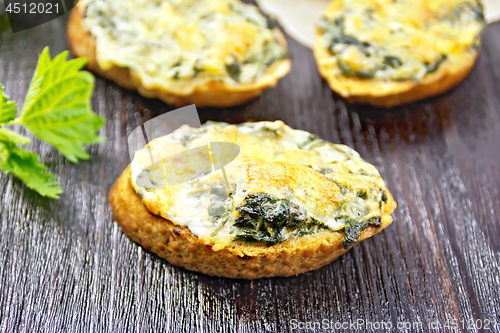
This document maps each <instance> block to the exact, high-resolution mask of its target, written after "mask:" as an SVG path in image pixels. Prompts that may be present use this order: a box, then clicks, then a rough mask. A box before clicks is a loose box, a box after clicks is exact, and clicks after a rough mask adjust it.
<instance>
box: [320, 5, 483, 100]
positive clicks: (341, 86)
mask: <svg viewBox="0 0 500 333" xmlns="http://www.w3.org/2000/svg"><path fill="white" fill-rule="evenodd" d="M338 2H339V1H338V0H333V1H332V2H331V4H330V6H329V7H328V8H327V10H326V12H325V15H331V14H333V13H334V12H335V11H337V10H339V8H338V5H337V3H338ZM313 51H314V56H315V59H316V62H317V64H318V70H319V72H320V74H321V76H322V77H323V78H324V79H325V80H326V81H327V82H328V84H329V86H330V88H331V89H332V90H333V91H334V92H335V93H337V94H339V95H340V96H342V97H343V98H344V99H345V100H346V101H347V102H349V103H361V104H371V105H374V106H378V107H385V108H390V107H394V106H398V105H402V104H407V103H412V102H416V101H419V100H422V99H425V98H429V97H434V96H437V95H440V94H443V93H445V92H447V91H449V90H451V89H453V88H454V87H456V86H457V85H458V84H459V83H460V82H462V80H463V79H465V78H466V77H467V76H468V75H469V73H470V71H471V70H472V68H473V67H474V64H475V62H476V60H477V57H478V55H479V51H480V49H478V50H477V51H476V52H475V53H474V54H472V55H471V56H470V57H468V58H464V59H462V61H461V62H460V63H459V64H457V63H455V64H451V65H450V63H449V62H444V63H443V64H442V65H441V66H439V68H438V70H436V71H435V72H434V73H429V74H427V75H425V76H424V78H423V79H422V80H421V81H412V80H406V81H383V82H381V81H377V80H374V79H362V78H356V77H345V76H342V75H337V74H336V72H335V68H334V67H333V66H332V65H329V64H326V65H322V62H321V60H322V59H327V58H329V57H331V53H330V51H329V50H328V49H327V48H326V47H325V46H324V45H323V43H322V40H321V35H320V33H319V32H318V34H317V35H316V39H315V41H314V46H313Z"/></svg>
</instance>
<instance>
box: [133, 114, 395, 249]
mask: <svg viewBox="0 0 500 333" xmlns="http://www.w3.org/2000/svg"><path fill="white" fill-rule="evenodd" d="M217 141H219V142H232V143H235V144H237V145H238V146H239V147H240V149H241V150H240V154H239V155H238V157H237V158H236V159H234V160H233V161H232V162H231V163H229V164H227V165H226V166H225V167H224V171H225V173H226V176H227V180H228V183H229V184H226V182H225V180H224V179H225V178H224V175H223V173H222V170H221V169H219V170H217V171H215V172H211V173H209V174H207V175H204V174H205V173H201V174H200V175H198V176H197V177H195V178H192V177H190V175H191V173H192V170H187V169H189V168H187V169H186V170H187V171H186V175H187V176H188V177H189V179H191V180H188V181H186V182H184V183H182V184H178V185H174V186H170V187H168V186H167V187H166V188H161V189H160V188H154V186H153V185H151V186H150V187H148V186H146V185H142V186H144V187H141V186H139V185H138V183H140V184H158V183H160V182H164V181H165V179H164V177H163V176H162V173H161V172H159V173H158V172H155V171H153V170H151V168H150V169H147V168H148V167H149V166H150V165H151V157H150V156H151V155H150V154H152V155H153V159H154V161H159V160H162V159H164V158H165V157H167V156H171V155H174V154H177V153H179V152H182V151H186V150H189V151H191V150H190V149H192V148H196V147H200V146H203V145H204V144H206V143H207V142H217ZM192 151H196V150H192ZM193 155H196V154H193ZM196 156H198V155H196ZM193 158H195V157H193ZM221 159H224V157H222V158H221ZM202 163H203V161H202V160H201V158H200V164H202ZM155 165H159V164H158V163H157V164H155ZM184 166H185V165H184V164H183V161H182V160H181V159H178V166H177V168H178V172H179V173H182V172H183V170H184ZM160 168H161V166H160ZM169 168H171V167H169ZM131 169H132V176H131V179H132V185H133V187H134V189H135V190H136V191H137V193H138V194H139V195H140V197H141V200H142V202H143V203H144V205H145V206H146V207H147V208H148V209H149V211H151V212H152V213H154V214H158V215H160V216H162V217H164V218H166V219H169V220H170V221H172V222H174V223H176V224H178V225H182V226H187V227H188V228H189V229H190V230H191V231H192V232H193V233H194V234H195V235H197V236H198V237H199V238H200V239H201V240H202V241H204V242H206V243H208V244H212V245H214V246H213V249H214V250H215V251H217V250H219V249H221V248H223V247H225V246H227V245H228V244H231V242H232V241H234V240H235V239H236V238H237V236H238V234H239V233H240V231H241V230H239V228H238V227H236V226H235V221H236V220H237V218H238V216H239V212H238V207H241V205H242V204H243V203H244V202H245V200H247V198H248V197H249V196H252V195H260V196H263V195H264V196H268V197H271V198H275V199H278V200H287V201H288V202H290V203H293V204H290V205H291V207H292V206H293V207H295V208H294V209H295V210H296V211H298V213H297V214H303V215H304V214H305V215H304V216H307V217H309V218H310V219H313V221H314V222H315V223H316V225H318V224H322V226H323V227H325V228H328V229H330V230H341V229H342V228H344V227H345V225H346V223H347V222H346V221H349V220H354V221H367V220H370V219H377V218H380V217H381V216H382V212H383V208H384V207H383V206H384V202H386V201H387V196H386V194H385V190H386V188H385V184H384V182H383V180H382V178H381V177H380V175H379V173H378V171H377V170H376V168H375V167H374V166H372V165H371V164H368V163H366V162H365V161H364V160H363V159H361V157H360V156H359V154H358V153H356V152H355V151H354V150H352V149H351V148H349V147H347V146H344V145H336V144H332V143H330V142H327V141H323V140H321V139H319V138H317V137H316V136H314V135H313V134H311V133H308V132H305V131H301V130H294V129H291V128H290V127H288V126H286V125H285V124H284V123H283V122H281V121H276V122H258V123H243V124H240V125H228V124H226V123H215V122H208V123H206V124H204V125H203V126H202V127H201V128H200V129H196V128H191V127H189V126H187V125H184V126H182V127H181V128H179V129H177V130H176V131H175V132H173V133H171V134H170V135H167V136H164V137H160V138H157V139H154V140H152V141H151V142H150V143H149V144H148V147H145V148H143V149H141V150H138V151H136V153H135V157H134V159H133V161H132V164H131ZM143 170H150V171H145V172H143ZM139 175H140V178H139V179H141V181H138V176H139ZM144 178H146V179H149V182H145V181H144ZM384 196H386V197H385V200H384ZM240 210H241V209H240ZM287 237H292V236H291V234H290V235H284V236H283V239H287Z"/></svg>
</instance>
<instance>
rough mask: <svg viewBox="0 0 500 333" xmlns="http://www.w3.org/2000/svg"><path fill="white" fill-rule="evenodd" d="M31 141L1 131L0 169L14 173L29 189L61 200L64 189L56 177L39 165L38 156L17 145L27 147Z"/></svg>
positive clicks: (9, 132)
mask: <svg viewBox="0 0 500 333" xmlns="http://www.w3.org/2000/svg"><path fill="white" fill-rule="evenodd" d="M29 142H30V139H29V138H27V137H25V136H22V135H19V134H17V133H15V132H12V131H9V130H6V129H0V169H2V170H3V172H5V173H7V174H9V173H12V174H13V175H14V176H16V177H17V178H19V179H21V180H22V181H23V182H24V183H25V184H26V185H27V186H28V187H29V188H31V189H33V190H35V191H37V192H38V193H40V194H41V195H44V196H47V197H51V198H55V199H57V198H59V194H61V193H62V189H61V187H60V186H59V182H58V181H55V180H54V178H55V176H54V175H53V174H50V173H48V172H45V170H46V169H47V168H46V167H45V166H43V165H41V164H39V163H38V156H37V155H36V154H34V153H32V152H30V151H28V150H25V149H22V148H20V147H18V146H17V145H26V144H28V143H29Z"/></svg>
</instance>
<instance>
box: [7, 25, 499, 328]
mask: <svg viewBox="0 0 500 333" xmlns="http://www.w3.org/2000/svg"><path fill="white" fill-rule="evenodd" d="M65 21H66V17H61V18H58V19H56V20H54V21H51V22H49V23H47V24H44V25H42V26H40V27H37V28H34V29H30V30H27V31H23V32H19V33H16V34H12V33H9V32H7V33H5V34H4V35H3V42H2V45H1V46H0V82H1V83H2V84H4V86H5V91H6V93H7V94H8V95H9V96H10V97H11V99H13V100H15V101H17V102H18V103H19V104H21V101H22V100H23V99H24V97H25V94H26V91H27V89H28V85H29V83H30V80H31V77H32V75H33V72H34V69H35V66H36V63H37V59H38V55H39V54H40V52H41V51H42V49H43V48H44V47H45V46H47V45H49V46H50V50H51V54H52V56H55V55H56V54H58V53H60V52H62V51H63V50H65V49H67V48H68V45H67V42H66V39H65ZM288 41H289V45H290V49H291V51H292V53H293V55H294V59H293V67H292V71H291V73H290V74H289V75H288V76H286V77H285V78H284V79H283V80H281V81H280V83H279V84H278V86H277V87H276V88H275V89H271V90H268V91H267V92H265V93H264V94H263V95H262V97H260V98H257V99H256V100H254V101H252V102H250V103H248V104H246V105H243V106H240V107H235V108H230V109H200V110H199V111H200V115H201V117H202V122H204V121H206V120H208V119H212V120H219V121H228V122H241V121H244V120H247V119H252V120H275V119H281V120H283V121H285V122H286V123H287V124H288V125H290V126H292V127H294V128H299V129H303V130H307V131H310V132H313V133H315V134H316V135H318V136H320V137H322V138H324V139H327V140H330V141H333V142H336V143H343V144H347V145H349V146H351V147H353V148H355V149H356V150H357V151H359V153H360V154H361V155H362V156H363V158H365V159H366V160H367V161H368V162H370V163H373V164H374V165H375V166H376V167H377V168H378V169H379V170H380V173H381V174H382V177H383V178H384V179H385V180H386V183H387V186H388V188H389V189H390V191H391V192H392V194H393V195H394V198H395V200H396V201H397V203H398V208H397V210H396V211H395V212H394V214H393V217H394V222H393V224H392V225H391V226H389V227H388V228H387V229H385V230H384V231H383V232H382V233H380V234H378V235H376V236H375V237H373V238H371V239H369V240H367V241H365V242H363V243H361V244H360V245H357V246H355V247H354V249H352V250H351V251H349V252H348V253H347V254H345V255H344V256H342V257H340V258H339V259H338V260H336V261H334V262H333V263H331V264H330V265H327V266H325V267H323V268H321V269H319V270H316V271H313V272H309V273H306V274H302V275H299V276H297V277H290V278H271V279H260V280H255V281H240V280H229V279H224V278H215V277H209V276H205V275H203V274H199V273H193V272H189V271H186V270H184V269H182V268H177V267H173V266H172V265H170V264H169V263H168V262H166V261H165V260H163V259H160V258H158V257H157V256H155V255H154V254H151V253H148V252H147V251H145V250H143V249H142V248H141V247H139V246H138V245H136V244H134V243H133V242H131V241H130V240H129V239H128V238H127V237H126V236H124V234H123V233H122V232H121V230H120V228H119V227H118V226H117V224H116V223H114V222H113V219H112V216H111V212H110V209H109V206H108V202H107V193H108V190H109V189H110V187H111V185H112V184H113V182H114V181H115V179H116V178H117V177H118V175H119V174H120V173H121V172H122V171H123V169H124V168H125V167H126V166H127V164H128V163H129V157H128V149H127V135H128V134H129V133H130V131H131V130H132V129H134V128H135V127H137V126H138V125H139V124H140V123H141V112H142V110H143V109H144V108H146V107H147V108H149V109H150V110H151V111H152V112H153V116H154V115H158V114H161V113H163V112H166V111H168V110H172V109H173V107H170V106H167V105H166V104H163V103H161V102H159V101H156V100H147V99H144V98H142V97H140V96H139V95H137V94H136V93H131V92H128V91H125V90H123V89H121V88H119V87H117V86H116V85H115V84H113V83H111V82H109V81H106V80H103V79H101V78H97V81H96V89H95V93H94V96H93V107H94V110H95V111H96V112H97V113H98V114H100V115H101V116H103V117H105V118H106V119H107V123H106V126H105V127H104V128H103V129H102V130H101V131H100V134H101V135H103V136H105V137H107V141H106V142H105V143H102V144H99V145H93V146H90V147H89V149H88V150H89V152H90V153H91V156H92V159H91V161H88V162H82V163H79V164H71V163H70V162H68V161H67V160H65V159H64V158H63V157H62V156H61V155H60V154H59V153H58V152H57V151H56V150H55V149H54V148H51V147H50V146H49V145H48V144H45V143H42V142H40V141H37V140H34V141H33V143H32V144H31V145H30V146H29V149H32V150H33V151H35V152H37V153H39V154H40V155H41V160H42V162H44V163H45V164H47V165H48V167H49V170H50V171H51V172H53V173H55V174H56V175H57V176H58V179H59V180H60V181H61V183H62V187H63V189H64V194H63V195H62V196H61V199H60V200H51V199H47V198H44V197H41V196H39V195H38V194H36V193H35V192H33V191H31V190H29V189H28V188H27V187H25V186H24V185H23V184H22V183H21V182H20V181H19V180H17V179H15V178H14V177H12V176H6V175H4V174H0V195H1V203H0V332H12V331H19V332H24V331H29V332H40V331H46V332H60V331H75V332H102V331H113V332H132V331H133V332H149V331H157V332H160V331H161V332H235V331H239V332H279V331H289V330H290V329H291V328H292V327H291V326H290V320H291V319H297V320H299V321H320V322H321V321H323V320H327V321H328V322H330V321H331V322H332V323H335V322H340V323H342V322H349V321H357V320H364V321H365V322H372V323H375V322H378V323H380V322H385V323H390V324H391V325H392V326H393V327H394V329H393V330H392V331H393V332H400V331H407V332H410V331H414V332H416V331H423V332H437V331H450V332H451V331H453V330H451V329H450V328H446V327H445V325H446V324H447V322H448V324H452V323H453V322H452V321H453V320H458V324H459V326H460V327H462V325H464V324H463V323H461V322H460V320H463V321H465V329H462V328H461V329H460V330H458V331H462V332H481V331H484V332H499V331H500V328H499V327H500V326H494V324H493V323H490V324H489V330H484V329H483V330H481V329H476V328H475V326H471V325H468V324H472V321H476V320H477V321H476V324H477V326H478V327H480V324H482V325H486V324H487V323H488V320H491V321H494V320H496V321H497V322H500V226H499V222H500V218H499V217H498V213H499V206H500V168H499V163H500V154H499V148H500V100H499V99H500V95H499V92H500V66H498V65H499V63H500V57H499V51H500V24H499V23H496V24H492V25H490V26H489V27H488V30H487V32H486V35H485V36H484V45H483V48H482V52H481V55H480V57H479V60H478V63H477V65H476V67H475V68H474V70H473V71H472V73H471V75H470V77H468V78H467V79H466V80H465V81H464V82H463V83H461V84H460V86H459V87H458V88H456V89H455V90H453V91H452V92H450V93H448V94H445V95H443V96H440V97H437V98H433V99H429V100H425V101H422V102H419V103H415V104H411V105H407V106H403V107H398V108H394V109H390V110H382V109H375V108H373V107H369V106H352V105H346V103H344V102H343V101H342V100H341V99H339V98H338V97H336V96H334V95H332V93H331V91H330V89H329V88H328V86H327V85H326V83H325V82H324V81H322V80H321V78H320V76H319V74H318V72H317V69H316V64H315V61H314V58H313V55H312V52H311V51H310V50H309V49H307V48H305V47H303V46H301V45H299V44H298V43H296V42H295V41H294V40H292V39H290V38H288ZM19 107H21V105H19ZM144 116H145V117H146V118H147V117H148V115H147V114H145V115H144ZM16 130H18V131H21V132H22V133H23V134H25V132H24V131H23V130H22V129H20V128H16ZM398 322H409V323H422V330H417V329H411V330H410V329H407V330H398V329H397V325H398ZM432 323H434V324H432ZM416 325H418V324H416ZM429 325H434V326H432V327H438V329H429ZM467 326H469V328H470V329H467ZM363 327H364V326H363ZM416 327H418V326H416ZM345 331H346V332H347V331H349V332H351V331H355V332H366V331H369V332H370V331H373V332H375V331H377V330H369V329H368V330H367V329H364V328H362V327H360V328H359V329H347V330H345ZM379 331H381V330H379ZM454 332H457V331H456V330H455V331H454Z"/></svg>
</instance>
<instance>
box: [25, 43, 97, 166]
mask: <svg viewBox="0 0 500 333" xmlns="http://www.w3.org/2000/svg"><path fill="white" fill-rule="evenodd" d="M67 56H68V52H67V51H66V52H63V53H61V54H60V55H58V56H56V57H55V58H54V59H53V60H52V59H51V58H50V55H49V50H48V48H45V49H44V50H43V52H42V54H41V56H40V59H39V62H38V65H37V68H36V70H35V74H34V76H33V80H32V81H31V84H30V87H29V89H28V93H27V96H26V100H25V103H24V106H23V110H22V112H21V116H20V118H19V119H18V121H16V122H18V123H21V124H23V125H24V126H26V127H27V128H28V129H29V130H30V131H31V132H33V133H34V134H35V135H36V136H37V137H38V138H40V139H42V140H44V141H46V142H48V143H50V144H52V145H53V146H55V147H56V148H57V149H58V150H59V151H60V152H61V154H63V155H64V156H65V157H66V158H67V159H68V160H70V161H71V162H73V163H76V162H78V160H88V159H89V154H87V152H85V150H83V145H85V144H92V143H97V142H101V141H103V140H104V138H103V137H100V136H97V135H96V134H95V132H96V131H97V130H98V129H99V128H101V127H102V126H103V125H104V119H103V118H102V117H99V116H98V115H96V114H95V113H94V112H93V111H92V108H91V105H90V96H91V94H92V90H93V87H94V76H93V75H92V74H90V73H88V72H85V71H80V70H81V69H82V68H83V67H84V66H85V64H86V62H87V59H85V58H79V59H73V60H69V61H66V58H67Z"/></svg>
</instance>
